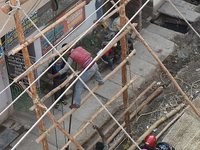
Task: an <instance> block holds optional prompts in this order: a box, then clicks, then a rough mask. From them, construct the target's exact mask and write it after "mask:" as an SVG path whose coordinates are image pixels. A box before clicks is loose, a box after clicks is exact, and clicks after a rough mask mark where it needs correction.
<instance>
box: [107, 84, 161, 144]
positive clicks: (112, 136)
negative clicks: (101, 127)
mask: <svg viewBox="0 0 200 150" xmlns="http://www.w3.org/2000/svg"><path fill="white" fill-rule="evenodd" d="M162 91H163V87H159V88H158V89H157V90H156V91H154V92H153V93H152V94H151V95H150V96H149V97H148V98H147V99H146V100H145V101H144V102H143V103H142V104H141V105H140V106H139V107H138V108H137V110H135V111H134V112H133V113H132V114H131V116H130V118H131V119H132V118H133V117H134V116H135V115H136V113H137V112H138V111H139V110H141V109H142V107H143V106H144V105H146V104H148V103H149V102H150V101H151V100H153V98H154V97H156V96H157V95H158V94H159V93H160V92H162ZM122 126H123V127H124V126H125V122H124V123H122ZM120 131H121V128H117V130H115V132H114V133H113V134H112V135H111V136H110V137H109V138H108V139H107V143H110V142H111V141H112V139H113V138H114V137H115V136H116V135H117V134H118V133H119V132H120Z"/></svg>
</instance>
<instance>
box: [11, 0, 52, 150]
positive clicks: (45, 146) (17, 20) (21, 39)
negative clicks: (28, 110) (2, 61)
mask: <svg viewBox="0 0 200 150" xmlns="http://www.w3.org/2000/svg"><path fill="white" fill-rule="evenodd" d="M10 2H11V5H13V6H16V5H17V3H16V0H10ZM14 20H15V25H16V30H17V35H18V40H19V44H23V43H24V42H25V41H26V40H25V37H24V34H23V30H22V25H21V20H20V16H19V12H18V11H16V13H15V14H14ZM22 54H23V58H24V63H25V67H26V68H29V67H30V66H31V62H30V58H29V53H28V49H27V47H23V49H22ZM28 81H29V84H32V83H33V82H34V76H33V72H30V73H29V74H28ZM30 89H31V92H32V93H33V95H34V96H35V97H38V95H37V90H36V86H35V84H33V85H32V86H31V87H30ZM35 111H36V116H37V119H39V118H40V117H41V116H42V111H41V109H40V108H39V107H36V109H35ZM38 125H39V129H40V131H41V132H44V131H45V127H44V121H43V120H41V121H40V122H39V123H38ZM42 147H43V149H44V150H48V149H49V148H48V144H47V139H46V137H45V138H44V139H43V140H42Z"/></svg>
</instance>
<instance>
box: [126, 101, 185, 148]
mask: <svg viewBox="0 0 200 150" xmlns="http://www.w3.org/2000/svg"><path fill="white" fill-rule="evenodd" d="M184 106H185V104H181V105H179V106H178V107H176V108H175V109H174V110H172V111H171V112H169V113H168V114H166V115H165V116H164V117H162V118H160V119H159V120H158V121H156V122H155V123H154V124H153V125H152V126H151V127H150V128H149V129H148V130H147V131H146V132H145V133H144V134H143V135H142V136H141V137H140V138H139V139H138V140H137V141H136V143H137V144H138V145H139V144H141V142H142V140H144V139H145V137H146V136H147V135H149V134H150V133H151V132H152V131H153V130H154V129H155V128H156V127H158V126H159V125H160V124H161V123H163V122H164V121H165V120H167V119H168V118H170V117H172V116H173V115H175V114H176V113H177V112H178V111H180V110H181V109H182V108H183V107H184ZM135 148H136V145H135V144H133V145H132V146H131V147H130V148H129V149H128V150H134V149H135Z"/></svg>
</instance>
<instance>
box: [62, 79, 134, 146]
mask: <svg viewBox="0 0 200 150" xmlns="http://www.w3.org/2000/svg"><path fill="white" fill-rule="evenodd" d="M136 79H137V77H136V76H135V77H133V78H132V79H131V80H130V81H129V82H128V83H127V84H126V85H125V86H124V87H123V88H122V89H121V90H120V91H119V92H118V93H117V94H116V95H115V96H114V97H113V98H112V99H110V100H109V101H108V102H107V103H106V104H105V105H104V106H105V107H108V106H109V105H110V104H112V102H114V101H115V100H116V99H117V98H118V97H119V96H120V95H121V94H122V93H123V92H124V91H125V90H126V89H127V88H128V87H129V86H130V85H131V84H132V83H133V82H134V81H135V80H136ZM103 110H104V108H103V107H101V108H100V109H99V110H98V111H97V112H96V113H95V114H94V115H93V116H92V117H91V118H90V120H89V121H88V122H87V123H86V124H85V125H84V126H83V127H82V128H81V129H80V130H79V131H78V132H77V133H76V134H75V135H74V136H73V138H74V139H75V138H76V137H77V136H78V135H79V134H81V133H82V132H83V131H84V129H85V128H86V127H87V126H88V125H90V122H91V121H92V120H94V119H95V118H96V117H97V116H98V115H99V114H100V113H101V112H102V111H103ZM70 143H71V141H68V142H67V144H65V145H64V146H63V147H62V148H61V150H64V149H65V148H66V147H67V146H68V145H69V144H70Z"/></svg>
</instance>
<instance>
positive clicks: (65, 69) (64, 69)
mask: <svg viewBox="0 0 200 150" xmlns="http://www.w3.org/2000/svg"><path fill="white" fill-rule="evenodd" d="M72 62H73V59H72V58H71V57H68V60H67V63H68V64H69V65H71V64H72ZM68 69H69V66H68V65H67V64H65V66H64V68H63V69H61V70H60V71H59V72H57V73H56V74H54V75H52V74H49V75H48V77H49V79H53V78H55V77H57V76H60V75H62V74H63V73H65V72H67V70H68Z"/></svg>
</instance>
